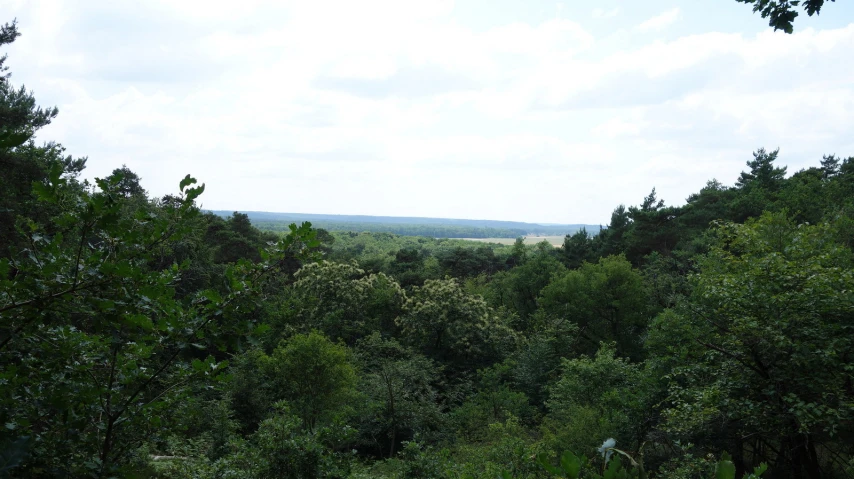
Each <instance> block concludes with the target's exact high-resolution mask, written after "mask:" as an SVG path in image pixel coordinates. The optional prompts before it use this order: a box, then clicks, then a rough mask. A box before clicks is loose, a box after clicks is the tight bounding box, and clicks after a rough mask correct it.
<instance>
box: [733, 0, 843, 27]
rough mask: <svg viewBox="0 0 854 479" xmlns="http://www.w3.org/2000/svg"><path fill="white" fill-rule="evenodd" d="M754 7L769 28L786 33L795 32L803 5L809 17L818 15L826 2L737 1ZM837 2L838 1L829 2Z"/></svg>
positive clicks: (813, 0) (782, 0) (810, 0)
mask: <svg viewBox="0 0 854 479" xmlns="http://www.w3.org/2000/svg"><path fill="white" fill-rule="evenodd" d="M736 1H738V2H741V3H748V4H751V5H753V11H754V12H759V14H760V15H762V18H767V19H768V26H771V27H774V31H777V30H783V31H784V32H786V33H792V32H793V31H794V26H793V23H794V21H795V18H797V17H798V11H797V7H798V6H800V5H801V4H803V9H804V11H805V12H807V15H809V16H813V15H818V14H819V13H820V12H821V8H822V7H823V6H824V3H825V0H736ZM829 1H831V2H835V1H836V0H829Z"/></svg>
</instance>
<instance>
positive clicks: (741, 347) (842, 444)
mask: <svg viewBox="0 0 854 479" xmlns="http://www.w3.org/2000/svg"><path fill="white" fill-rule="evenodd" d="M836 228H837V226H836V225H834V224H828V223H824V224H820V225H815V226H808V225H795V224H793V223H792V222H791V221H790V220H789V219H788V218H786V217H785V215H783V214H769V213H766V214H764V215H763V216H762V217H761V218H760V219H757V220H751V221H749V222H747V223H746V224H744V225H738V224H732V223H724V224H720V225H718V226H717V228H716V230H715V232H716V242H715V244H714V247H713V248H712V250H711V251H710V252H709V254H708V255H706V256H705V257H704V258H702V259H701V260H700V274H699V275H697V276H696V277H695V279H694V290H693V294H692V295H691V297H690V299H689V300H688V301H686V302H685V303H683V304H682V305H681V306H680V307H677V308H675V309H673V310H671V311H668V312H666V313H664V314H662V315H660V316H659V317H658V318H657V319H656V321H655V324H654V326H653V327H652V328H651V333H650V341H649V345H650V347H651V349H652V350H653V351H656V354H657V356H659V357H661V358H665V359H667V360H669V361H670V363H671V364H672V365H673V370H672V372H671V373H670V376H669V377H670V378H671V386H670V388H671V389H670V391H671V393H670V404H671V405H670V407H669V409H668V410H667V411H666V416H667V418H668V428H669V430H670V431H671V432H672V433H676V434H684V435H688V436H689V437H698V436H703V437H709V435H710V433H712V432H713V431H714V432H716V433H717V434H718V435H719V437H721V442H720V443H718V444H716V447H719V448H726V449H727V450H729V451H732V452H733V454H734V458H735V460H736V462H737V463H738V464H739V465H740V467H745V466H747V465H749V464H750V463H755V464H758V463H759V462H760V461H767V462H769V463H770V464H772V467H773V469H775V470H776V471H780V473H781V474H782V473H788V472H791V473H792V475H794V476H797V477H804V476H805V477H811V478H813V477H821V476H822V474H823V473H822V471H828V470H830V469H831V468H837V469H839V468H842V467H843V465H840V464H839V463H838V462H837V461H840V460H843V461H844V459H840V457H841V456H840V454H842V455H843V456H842V457H844V455H845V454H851V452H852V450H851V448H850V444H851V441H852V439H854V438H852V436H851V431H852V426H854V422H852V421H854V401H852V399H854V398H853V397H852V396H854V392H852V389H851V384H852V382H854V368H852V358H854V334H852V333H854V331H852V328H854V323H852V321H851V319H852V316H851V314H852V313H851V311H852V303H851V291H854V273H852V271H854V270H852V265H854V263H852V252H851V250H850V249H849V248H847V247H845V246H843V245H841V244H840V243H839V242H837V238H838V235H837V234H836V231H835V230H836ZM849 457H850V456H849Z"/></svg>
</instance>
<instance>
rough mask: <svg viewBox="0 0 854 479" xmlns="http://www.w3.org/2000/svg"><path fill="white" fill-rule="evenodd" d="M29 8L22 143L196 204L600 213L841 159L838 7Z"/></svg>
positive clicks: (847, 69) (542, 217) (845, 87)
mask: <svg viewBox="0 0 854 479" xmlns="http://www.w3.org/2000/svg"><path fill="white" fill-rule="evenodd" d="M46 2H47V0H44V1H42V2H31V3H30V2H5V3H4V0H0V10H4V11H9V12H11V15H12V16H17V17H18V19H19V23H20V27H21V30H22V31H23V32H24V36H23V37H21V39H19V40H18V42H16V43H15V44H14V45H13V46H12V47H11V48H10V51H9V60H8V64H9V65H10V66H11V68H12V71H13V77H12V81H13V82H14V83H16V84H21V83H25V84H26V85H27V88H31V89H33V90H34V91H35V93H36V97H37V98H38V99H39V101H40V103H41V104H46V105H48V104H57V105H58V106H59V107H60V116H59V118H58V119H57V121H56V122H55V123H54V124H53V125H51V126H50V127H48V128H46V129H45V130H44V131H43V132H42V133H40V138H41V139H44V140H48V139H50V140H57V141H60V142H62V143H63V144H64V145H65V146H66V147H67V148H68V150H69V153H72V154H75V155H80V156H83V155H88V156H89V158H90V160H89V170H88V175H89V176H96V175H104V174H106V173H108V172H109V171H110V170H112V169H113V168H115V167H117V166H119V165H120V164H121V163H127V164H128V166H129V167H131V168H132V169H134V170H135V171H137V172H138V173H139V174H140V176H142V177H143V182H144V185H145V187H146V188H147V189H148V190H149V191H151V192H152V193H155V194H164V193H167V192H172V191H174V189H175V186H176V183H177V181H178V180H179V179H180V178H182V177H183V176H184V175H185V174H187V173H192V174H195V175H196V176H198V177H199V179H200V180H201V181H204V182H205V183H207V185H208V189H207V191H206V193H205V199H204V202H205V205H206V206H208V207H212V208H217V209H252V210H269V211H302V212H318V213H342V214H348V213H349V214H393V215H407V216H411V215H426V216H445V217H476V218H495V219H517V220H534V221H537V220H539V221H551V222H557V221H566V222H589V223H600V222H606V221H607V219H608V217H609V214H610V211H611V210H612V209H613V207H614V206H616V205H617V204H620V203H627V204H635V203H638V202H639V201H640V200H641V199H642V198H643V197H644V196H645V195H646V194H647V193H648V192H649V190H650V189H651V188H652V187H653V186H656V187H657V189H658V191H659V194H660V196H661V197H663V198H665V199H666V200H667V201H668V203H679V202H680V201H681V200H683V199H684V198H685V197H686V196H687V195H688V194H689V193H691V192H693V191H696V190H697V189H698V188H700V187H702V185H704V184H705V182H706V180H708V179H710V178H712V177H717V178H719V179H720V180H721V181H723V182H728V181H732V179H734V178H735V177H737V175H738V172H739V171H740V170H741V169H743V167H744V161H745V160H746V159H748V158H750V152H751V150H753V149H755V148H758V147H760V146H767V147H771V148H773V147H777V146H780V147H781V148H782V155H781V159H782V161H783V162H785V163H789V164H790V165H792V166H791V168H790V171H794V170H795V169H797V168H799V167H801V166H804V165H807V164H812V163H816V162H817V160H818V159H819V158H820V157H821V154H822V153H828V152H836V153H838V154H841V155H842V154H852V153H854V140H851V139H850V135H849V134H848V132H850V131H851V130H852V129H854V117H852V116H851V115H850V114H849V112H850V111H852V110H854V89H852V88H851V85H850V83H848V82H847V80H846V79H848V78H852V77H854V64H852V63H851V62H848V61H847V59H848V57H849V56H850V54H849V52H850V51H852V50H854V25H849V26H848V27H846V28H836V29H825V30H811V29H805V30H802V31H798V32H796V33H795V34H794V35H784V34H781V33H779V32H778V33H773V32H770V31H768V32H762V33H759V34H755V35H754V34H744V33H720V32H715V31H709V30H703V29H700V28H699V27H697V28H693V29H692V31H696V32H697V33H696V34H694V35H689V36H671V37H669V38H668V39H667V40H666V41H665V40H655V41H648V42H642V41H639V40H638V38H643V37H642V36H638V35H634V34H632V33H631V32H630V31H628V30H625V31H623V32H622V33H620V32H616V33H614V32H610V33H602V32H600V31H597V30H596V29H595V28H594V27H592V26H590V25H585V24H584V23H583V22H579V21H573V20H569V19H549V20H544V21H536V22H535V21H522V20H521V19H518V18H514V20H513V21H503V20H490V21H486V20H488V19H482V18H478V19H477V21H475V20H472V19H471V18H463V17H460V16H459V15H458V13H457V11H456V10H455V5H454V4H453V2H449V1H448V2H424V4H423V5H422V4H419V6H418V8H415V7H412V6H411V5H409V4H407V6H404V4H402V3H400V2H396V1H393V0H386V1H369V2H358V3H352V2H333V1H324V2H296V1H294V2H286V3H279V2H273V1H261V0H252V1H248V2H243V3H242V4H241V8H237V7H234V6H233V5H234V4H233V2H231V3H229V2H224V3H223V4H222V5H220V7H221V8H220V7H217V8H214V7H208V6H200V5H201V4H199V3H191V2H166V1H161V2H159V3H146V4H142V5H141V6H134V7H130V6H127V5H124V4H115V3H110V2H106V1H103V2H95V1H88V0H87V1H84V0H66V1H61V0H50V2H49V4H48V3H46ZM204 5H208V4H207V3H204ZM48 6H50V7H51V8H52V9H53V10H50V11H53V12H59V13H58V14H57V15H53V16H50V15H48V16H45V15H43V14H42V13H41V12H42V11H44V9H45V8H47V7H48ZM410 7H412V8H410ZM686 8H687V7H686ZM198 9H202V10H205V12H204V13H203V14H199V15H196V14H195V12H196V11H197V10H198ZM612 12H615V10H608V11H605V10H602V11H600V12H599V13H598V14H597V13H594V17H596V16H597V15H598V17H599V18H607V17H609V16H613V15H612ZM617 13H619V14H620V16H621V17H620V21H622V20H624V18H623V17H627V16H628V14H627V13H625V12H617ZM586 15H587V11H586V10H585V11H584V12H582V16H586ZM614 15H616V13H614ZM680 17H681V13H680V10H678V9H675V10H671V11H669V12H666V13H665V14H663V15H659V16H658V17H655V18H653V19H650V20H647V21H646V22H643V23H642V24H641V25H646V26H645V27H644V29H645V30H647V31H654V30H656V29H661V28H665V27H666V26H667V25H670V24H672V23H673V22H675V21H676V20H678V19H679V18H680ZM688 17H689V16H688V15H686V18H688ZM569 18H576V19H577V18H580V17H578V16H569ZM0 20H2V19H0ZM625 20H626V21H630V22H631V23H629V24H632V23H638V22H639V20H640V19H636V18H632V19H628V18H626V19H625ZM588 21H590V20H588ZM478 22H480V23H478ZM592 23H594V24H595V23H596V22H592ZM600 23H601V22H600ZM621 35H622V36H621Z"/></svg>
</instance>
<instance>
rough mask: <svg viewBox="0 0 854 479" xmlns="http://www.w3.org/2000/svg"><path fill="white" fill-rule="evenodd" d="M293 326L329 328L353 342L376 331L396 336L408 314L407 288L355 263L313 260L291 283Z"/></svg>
mask: <svg viewBox="0 0 854 479" xmlns="http://www.w3.org/2000/svg"><path fill="white" fill-rule="evenodd" d="M291 293H292V296H291V302H290V307H291V311H292V312H293V315H294V317H293V318H290V319H289V320H290V321H291V322H292V323H293V326H295V327H297V328H300V329H306V328H314V329H318V330H321V331H323V332H324V333H326V334H327V335H328V336H329V337H331V338H335V339H341V340H344V341H345V342H347V344H351V345H352V344H355V342H356V340H358V339H359V338H361V337H364V336H367V335H369V334H371V333H372V332H374V331H381V332H382V333H383V334H386V335H391V334H393V333H394V332H396V329H397V325H396V324H395V320H396V319H397V318H398V317H399V316H400V315H401V314H403V311H404V305H405V303H406V299H407V298H406V293H405V292H404V291H403V289H402V288H401V287H400V285H399V284H398V283H397V282H396V281H395V280H394V279H393V278H391V277H389V276H388V275H386V274H384V273H376V274H367V273H366V272H365V270H363V269H361V268H358V267H357V266H356V264H355V263H351V264H342V263H333V262H330V261H322V262H319V263H312V264H308V265H306V266H305V267H303V268H302V269H300V270H299V271H297V273H296V282H295V283H294V284H293V287H292V288H291Z"/></svg>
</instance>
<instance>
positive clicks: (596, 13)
mask: <svg viewBox="0 0 854 479" xmlns="http://www.w3.org/2000/svg"><path fill="white" fill-rule="evenodd" d="M621 11H622V9H621V8H620V7H614V8H611V9H609V10H605V9H603V8H595V9H593V13H591V16H592V17H593V18H614V17H616V16H617V15H619V14H620V12H621Z"/></svg>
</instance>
